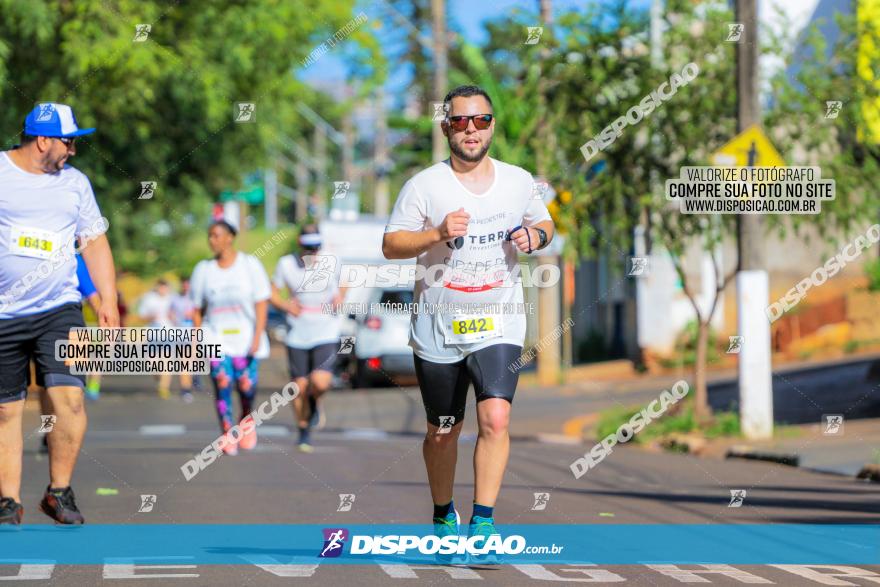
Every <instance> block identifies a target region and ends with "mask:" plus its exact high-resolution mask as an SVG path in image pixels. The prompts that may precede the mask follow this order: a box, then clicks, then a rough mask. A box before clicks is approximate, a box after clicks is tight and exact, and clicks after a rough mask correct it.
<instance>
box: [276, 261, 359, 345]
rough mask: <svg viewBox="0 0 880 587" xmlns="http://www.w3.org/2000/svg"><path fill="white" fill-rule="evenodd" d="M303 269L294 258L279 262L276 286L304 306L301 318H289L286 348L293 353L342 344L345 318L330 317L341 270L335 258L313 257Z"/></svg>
mask: <svg viewBox="0 0 880 587" xmlns="http://www.w3.org/2000/svg"><path fill="white" fill-rule="evenodd" d="M303 261H304V265H305V266H304V267H300V266H299V263H297V261H296V258H295V257H294V256H293V255H285V256H283V257H281V259H279V260H278V266H277V267H276V268H275V275H274V277H273V282H274V283H275V286H276V287H278V288H279V289H283V288H285V287H286V288H287V289H288V290H289V291H290V294H291V297H294V298H296V300H297V301H298V302H299V303H300V306H302V312H301V313H300V315H299V316H294V315H292V314H289V313H288V314H287V325H288V326H289V328H288V330H287V339H286V340H285V344H287V346H289V347H291V348H294V349H311V348H314V347H316V346H318V345H321V344H330V343H334V344H335V343H337V342H339V335H340V332H339V331H340V327H341V322H340V321H341V320H342V317H341V316H340V315H336V314H333V313H329V312H328V311H327V309H326V306H325V305H329V304H330V303H331V302H332V301H333V298H334V296H335V295H336V294H337V293H338V292H339V267H338V266H337V263H336V259H335V257H333V256H332V255H322V254H318V255H314V256H307V257H305V258H304V259H303Z"/></svg>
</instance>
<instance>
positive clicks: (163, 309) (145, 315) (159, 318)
mask: <svg viewBox="0 0 880 587" xmlns="http://www.w3.org/2000/svg"><path fill="white" fill-rule="evenodd" d="M173 300H174V296H173V295H172V293H171V286H170V285H168V282H167V281H165V280H164V279H159V280H158V281H157V282H156V287H154V288H153V289H151V290H150V291H148V292H147V293H145V294H144V295H143V297H142V298H141V300H140V303H139V304H138V316H140V317H141V319H143V320H146V321H147V326H148V327H149V328H171V327H173V326H174V322H173V321H172V320H171V303H172V301H173ZM156 392H157V394H158V395H159V399H168V398H170V397H171V373H160V374H159V386H158V388H157V389H156Z"/></svg>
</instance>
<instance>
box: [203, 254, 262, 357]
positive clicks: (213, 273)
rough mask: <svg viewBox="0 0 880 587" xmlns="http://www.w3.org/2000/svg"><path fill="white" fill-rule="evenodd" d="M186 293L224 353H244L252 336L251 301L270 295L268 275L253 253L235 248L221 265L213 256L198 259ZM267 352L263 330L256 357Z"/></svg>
mask: <svg viewBox="0 0 880 587" xmlns="http://www.w3.org/2000/svg"><path fill="white" fill-rule="evenodd" d="M190 286H191V288H190V296H191V297H192V299H193V303H195V305H196V308H199V309H202V310H203V311H204V314H203V319H202V327H203V328H205V329H206V330H207V331H208V336H209V337H210V338H211V340H212V341H213V340H217V341H219V342H220V344H222V345H223V354H224V356H232V357H245V356H247V355H248V353H249V352H250V348H251V342H253V340H254V329H255V328H256V323H257V317H256V308H255V304H256V303H257V302H262V301H264V300H268V299H269V297H270V296H271V293H272V292H271V288H270V286H269V276H268V275H266V270H265V269H263V266H262V265H261V264H260V262H259V261H258V260H257V258H256V257H254V256H253V255H248V254H246V253H242V252H240V251H239V252H238V253H236V255H235V261H234V262H233V263H232V265H230V266H229V267H227V268H225V269H223V268H221V267H220V265H218V264H217V261H216V260H215V259H210V260H206V261H199V263H198V264H197V265H196V267H195V269H193V274H192V277H191V278H190ZM268 356H269V337H268V336H266V333H265V332H263V336H262V338H261V340H260V347H259V350H258V351H257V353H256V354H255V355H254V357H255V358H257V359H265V358H266V357H268Z"/></svg>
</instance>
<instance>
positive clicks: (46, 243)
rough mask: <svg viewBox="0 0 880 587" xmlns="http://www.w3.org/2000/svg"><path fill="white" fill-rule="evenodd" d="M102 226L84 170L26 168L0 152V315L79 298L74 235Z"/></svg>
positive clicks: (20, 313)
mask: <svg viewBox="0 0 880 587" xmlns="http://www.w3.org/2000/svg"><path fill="white" fill-rule="evenodd" d="M106 230H107V226H106V221H105V220H103V219H102V218H101V211H100V210H99V209H98V203H97V202H96V201H95V194H94V192H93V191H92V185H91V184H90V183H89V180H88V178H87V177H86V176H85V175H84V174H83V173H81V172H80V171H78V170H77V169H75V168H73V167H71V166H70V165H65V166H64V168H63V169H61V170H60V171H58V172H56V173H44V174H40V175H38V174H34V173H28V172H27V171H25V170H23V169H21V168H20V167H19V166H18V165H16V164H15V163H13V162H12V160H11V159H10V158H9V155H8V154H7V153H6V152H2V153H0V319H5V318H15V317H17V316H26V315H29V314H36V313H39V312H46V311H48V310H51V309H53V308H57V307H58V306H61V305H63V304H66V303H68V302H78V301H80V294H79V292H78V291H77V289H76V287H77V284H78V280H77V278H76V258H75V256H74V248H75V237H77V236H79V237H86V236H93V235H97V234H102V233H103V232H106Z"/></svg>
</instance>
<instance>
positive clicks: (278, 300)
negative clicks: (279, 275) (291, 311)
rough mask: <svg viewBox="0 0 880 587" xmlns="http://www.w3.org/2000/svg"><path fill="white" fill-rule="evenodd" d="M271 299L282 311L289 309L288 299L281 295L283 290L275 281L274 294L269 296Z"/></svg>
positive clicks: (273, 285)
mask: <svg viewBox="0 0 880 587" xmlns="http://www.w3.org/2000/svg"><path fill="white" fill-rule="evenodd" d="M269 301H270V302H272V305H273V306H275V307H276V308H278V309H279V310H281V311H282V312H286V311H287V300H285V299H284V298H282V297H281V290H280V289H278V286H277V285H275V284H274V283H273V284H272V295H271V296H269Z"/></svg>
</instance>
